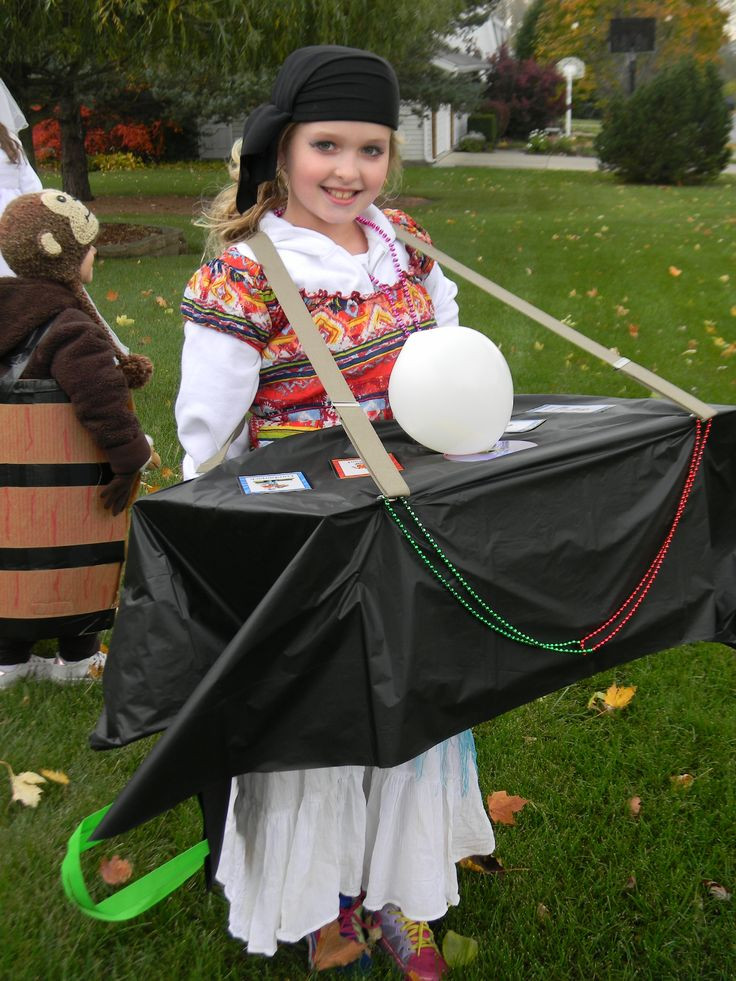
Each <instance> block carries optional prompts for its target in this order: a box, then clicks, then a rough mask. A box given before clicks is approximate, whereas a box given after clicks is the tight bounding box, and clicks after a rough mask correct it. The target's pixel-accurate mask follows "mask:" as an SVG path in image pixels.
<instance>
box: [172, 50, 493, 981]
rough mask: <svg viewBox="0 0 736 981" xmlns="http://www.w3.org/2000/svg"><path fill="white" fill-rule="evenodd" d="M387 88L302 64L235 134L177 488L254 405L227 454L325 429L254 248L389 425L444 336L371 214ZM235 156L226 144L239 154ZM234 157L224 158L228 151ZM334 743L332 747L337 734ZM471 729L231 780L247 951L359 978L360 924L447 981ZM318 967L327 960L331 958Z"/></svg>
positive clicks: (324, 58) (188, 359)
mask: <svg viewBox="0 0 736 981" xmlns="http://www.w3.org/2000/svg"><path fill="white" fill-rule="evenodd" d="M398 114H399V91H398V83H397V81H396V76H395V74H394V72H393V69H392V68H391V66H390V65H389V64H388V63H387V62H385V61H384V60H383V59H381V58H378V57H377V56H376V55H373V54H371V53H370V52H366V51H360V50H358V49H354V48H344V47H337V46H319V47H308V48H302V49H299V50H298V51H295V52H293V53H292V54H291V55H290V56H289V57H288V58H287V59H286V61H285V62H284V65H283V67H282V69H281V71H280V73H279V76H278V78H277V80H276V83H275V86H274V89H273V92H272V101H271V103H268V104H266V105H262V106H260V107H258V108H257V109H256V110H255V111H254V112H253V113H252V114H251V115H250V116H249V117H248V119H247V121H246V123H245V130H244V136H243V141H242V149H241V150H240V160H239V168H238V167H236V168H235V170H236V171H239V172H238V173H237V174H236V173H233V176H234V177H236V179H237V183H234V184H233V185H232V186H231V187H229V188H226V189H225V190H224V191H223V192H222V193H221V194H220V195H219V197H218V198H217V199H216V201H215V203H214V205H213V208H212V210H211V212H210V213H209V216H208V222H209V224H210V226H211V228H212V229H213V233H214V240H215V242H216V243H217V244H218V246H219V247H220V248H223V247H224V249H225V250H224V252H222V254H221V255H219V257H218V258H216V259H214V260H212V261H211V262H209V263H208V264H207V265H205V266H203V267H202V268H201V269H200V270H199V271H198V272H197V273H196V274H195V275H194V277H193V278H192V279H191V281H190V283H189V285H188V287H187V290H186V293H185V297H184V301H183V305H182V310H183V312H184V315H185V318H186V325H185V341H184V348H183V354H182V380H181V389H180V391H179V395H178V399H177V404H176V416H177V422H178V427H179V438H180V441H181V443H182V446H183V448H184V450H185V454H186V455H185V457H184V464H183V469H184V476H185V478H189V477H193V476H195V475H196V472H197V467H198V466H200V464H201V463H202V462H203V461H206V460H208V459H209V458H210V457H211V456H212V455H213V454H214V453H215V452H216V451H217V450H218V449H219V448H220V447H222V446H223V445H224V444H225V443H226V441H227V439H228V437H229V436H230V434H231V433H232V431H233V430H234V429H235V428H236V427H237V424H238V422H239V421H240V420H241V419H242V417H243V415H244V413H245V412H246V411H247V410H248V409H249V408H250V411H251V416H250V419H249V422H248V426H247V427H246V431H245V432H244V433H243V434H242V435H240V436H239V437H238V438H237V439H236V440H235V441H234V442H233V443H232V445H231V446H230V448H229V450H228V453H227V455H228V456H234V455H237V454H238V453H239V452H243V451H244V450H246V449H248V448H257V447H258V446H261V445H264V443H266V442H267V441H269V440H272V439H274V438H278V437H280V436H285V435H288V434H291V433H294V432H302V431H309V430H316V429H320V428H322V427H324V426H332V425H335V424H337V423H338V421H339V420H338V418H337V415H336V413H335V410H334V408H333V407H332V405H331V404H330V402H329V400H328V399H327V396H326V394H325V392H324V389H323V388H322V386H321V384H320V382H319V379H318V378H317V377H316V375H315V373H314V371H313V369H312V368H311V365H309V363H308V362H307V363H306V364H305V358H304V354H303V352H302V351H301V348H300V346H299V343H298V341H297V340H296V337H295V335H294V332H293V330H292V328H291V326H290V324H289V323H288V322H287V321H286V318H285V315H284V313H283V311H282V310H281V308H280V306H279V304H278V301H277V300H276V299H275V297H274V295H273V293H272V292H271V291H270V288H269V284H268V282H267V281H266V279H265V277H264V274H263V270H262V268H261V267H260V265H258V263H257V262H256V261H255V258H254V255H253V253H252V251H251V250H250V249H249V246H248V241H247V240H248V236H249V235H250V234H252V233H253V232H254V231H256V230H257V229H261V230H262V231H264V232H265V233H266V234H267V235H268V236H269V237H270V238H271V239H272V241H273V242H274V244H275V246H276V248H277V249H278V251H279V253H280V256H281V258H282V259H283V261H284V263H285V265H286V267H287V269H288V271H289V274H290V275H291V277H292V278H293V279H294V281H295V282H296V284H297V286H298V287H299V289H300V292H301V295H302V297H303V298H304V301H305V303H306V304H307V307H308V309H309V311H310V313H311V315H312V317H313V318H314V320H315V322H316V323H317V325H318V327H319V329H320V330H321V332H322V334H323V336H324V338H325V340H326V341H327V343H328V345H329V347H330V349H331V351H332V352H333V354H334V355H335V357H336V359H337V362H338V364H339V365H340V367H341V370H342V371H343V373H344V375H345V378H346V379H347V381H348V383H349V384H350V386H351V388H352V390H353V392H354V393H355V395H356V397H357V399H358V400H359V401H360V403H361V405H362V406H363V408H364V409H365V411H366V412H367V414H368V415H369V417H371V418H373V419H385V418H391V412H390V407H389V405H388V401H387V387H388V379H389V375H390V373H391V368H392V365H393V363H394V361H395V359H396V357H397V355H398V352H399V350H400V349H401V346H402V344H403V343H404V341H405V339H406V337H407V336H408V335H409V333H411V332H412V331H415V330H424V329H428V328H431V327H434V326H436V325H437V323H442V324H456V323H457V321H458V310H457V305H456V303H455V294H456V292H457V290H456V287H455V286H454V285H453V284H452V283H451V282H449V281H448V280H447V279H446V278H445V277H444V275H443V273H442V271H441V269H440V268H439V267H438V266H437V265H436V264H435V263H433V262H432V261H431V260H428V259H426V258H424V257H422V256H421V255H419V254H417V253H415V252H413V251H412V250H410V249H406V248H405V247H404V246H403V245H402V244H401V243H400V242H399V241H398V240H397V239H396V232H395V226H396V225H403V226H405V227H407V228H409V229H410V230H412V231H414V232H417V233H418V234H419V235H422V234H425V233H423V232H422V231H421V229H417V226H416V225H415V223H414V222H413V221H412V220H411V219H410V218H409V217H408V216H407V215H405V214H403V213H401V212H398V211H388V212H382V211H380V210H379V209H378V208H377V207H375V205H374V204H373V202H374V200H375V198H376V196H377V195H378V194H379V193H380V192H381V190H382V188H383V186H384V184H385V183H386V180H387V178H388V177H389V176H390V175H391V174H392V173H394V172H395V171H396V169H398V167H399V161H398V156H397V152H396V134H395V131H396V129H397V127H398ZM236 146H237V145H236ZM233 156H234V159H236V157H235V152H234V155H233ZM335 738H339V733H336V734H335ZM493 844H494V842H493V832H492V830H491V826H490V822H489V820H488V818H487V816H486V814H485V811H484V809H483V805H482V801H481V795H480V790H479V787H478V782H477V778H476V771H475V757H474V744H473V738H472V735H471V733H470V732H465V733H462V734H461V735H459V736H455V737H453V738H452V739H449V740H447V741H446V742H445V743H443V744H441V745H439V746H435V747H434V748H433V749H431V750H429V751H428V752H426V753H424V754H422V756H421V757H419V758H417V759H415V760H411V761H409V762H407V763H404V764H403V765H401V766H397V767H393V768H391V769H378V768H365V767H359V766H342V767H329V768H324V769H315V770H306V771H298V772H286V773H246V774H243V775H241V776H239V777H237V778H236V779H234V781H233V787H232V792H231V800H230V808H229V816H228V820H227V824H226V828H225V838H224V844H223V850H222V857H221V860H220V863H219V866H218V870H217V878H218V880H219V881H220V882H221V883H222V884H223V886H224V888H225V894H226V896H227V898H228V900H229V902H230V920H229V927H230V932H231V933H232V934H233V936H235V937H238V938H240V939H242V940H244V941H245V942H246V943H247V945H248V950H249V952H251V953H262V954H268V955H272V954H273V953H274V952H275V950H276V944H277V941H279V940H281V941H289V942H294V941H297V940H299V939H300V938H302V937H307V940H308V946H309V955H310V967H312V968H317V969H322V968H324V967H328V966H334V965H337V964H346V963H349V962H352V961H357V962H358V964H359V966H361V967H368V966H370V953H369V949H368V946H367V943H366V941H367V940H368V939H369V935H372V936H374V935H375V934H372V933H371V930H370V928H371V927H373V926H376V927H379V926H380V928H381V931H382V939H381V944H382V945H383V947H384V948H385V949H386V950H387V951H388V953H389V954H390V955H391V956H392V957H393V958H394V960H395V961H396V963H397V964H398V965H399V966H400V968H401V969H402V971H403V972H404V974H405V976H407V977H409V976H411V977H413V978H418V979H433V978H439V977H441V976H442V975H443V974H444V973H445V972H446V970H447V965H446V964H445V962H444V960H443V959H442V957H441V955H440V953H439V951H438V949H437V947H436V945H435V943H434V940H433V937H432V933H431V931H430V929H429V927H428V925H427V921H428V920H436V919H438V918H439V917H441V916H443V915H444V913H445V912H446V911H447V907H448V905H449V904H453V905H454V904H457V903H458V901H459V897H458V889H457V876H456V870H455V863H456V862H457V861H458V860H459V859H461V858H463V857H464V856H467V855H470V854H487V853H488V852H490V851H492V850H493ZM328 948H329V949H330V951H331V953H330V954H329V955H328V954H327V953H326V951H327V949H328Z"/></svg>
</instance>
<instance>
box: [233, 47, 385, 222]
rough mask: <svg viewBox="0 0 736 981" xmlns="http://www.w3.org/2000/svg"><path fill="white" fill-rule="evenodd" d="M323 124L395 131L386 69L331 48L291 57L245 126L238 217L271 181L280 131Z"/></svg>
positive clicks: (364, 54) (374, 58)
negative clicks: (361, 124) (376, 126)
mask: <svg viewBox="0 0 736 981" xmlns="http://www.w3.org/2000/svg"><path fill="white" fill-rule="evenodd" d="M328 119H339V120H351V121H355V122H364V123H378V124H380V125H382V126H390V127H391V129H398V126H399V83H398V81H397V79H396V73H395V72H394V70H393V68H392V67H391V65H390V64H389V63H388V62H387V61H384V59H383V58H379V57H378V55H374V54H372V53H371V52H370V51H361V50H360V48H344V47H341V46H339V45H334V44H324V45H315V46H313V47H307V48H299V49H298V50H296V51H292V53H291V54H290V55H289V57H288V58H287V59H286V61H285V62H284V64H283V65H282V66H281V71H280V72H279V74H278V77H277V78H276V81H275V83H274V87H273V90H272V92H271V101H270V102H266V103H264V104H263V105H261V106H258V108H257V109H254V110H253V112H252V113H251V114H250V116H248V118H247V119H246V121H245V127H244V129H243V147H242V150H241V156H240V180H239V181H238V196H237V199H236V205H237V208H238V211H239V212H240V213H241V214H242V213H243V212H244V211H247V210H248V208H250V207H252V206H253V205H254V204H255V203H256V196H257V193H258V185H259V184H262V183H263V181H270V180H273V179H274V178H275V176H276V164H277V161H276V157H277V152H278V144H279V138H280V136H281V133H282V132H283V130H284V128H285V127H286V126H287V125H288V124H289V123H292V122H294V123H313V122H320V121H322V120H328Z"/></svg>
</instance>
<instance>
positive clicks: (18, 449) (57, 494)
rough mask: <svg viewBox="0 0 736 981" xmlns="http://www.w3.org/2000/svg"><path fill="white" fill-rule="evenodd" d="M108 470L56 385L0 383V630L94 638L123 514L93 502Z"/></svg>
mask: <svg viewBox="0 0 736 981" xmlns="http://www.w3.org/2000/svg"><path fill="white" fill-rule="evenodd" d="M111 478H112V471H111V470H110V466H109V464H108V462H107V457H106V456H105V454H104V453H103V452H102V451H101V450H100V449H99V447H98V446H97V445H96V444H95V443H94V442H93V440H92V439H91V437H90V436H89V434H88V433H87V431H86V430H85V429H84V428H83V427H82V426H80V424H79V422H78V420H77V418H76V416H75V415H74V409H73V407H72V404H71V402H70V400H69V398H68V397H67V396H66V395H65V394H64V392H63V391H62V390H61V388H60V387H59V385H57V384H56V382H54V381H51V380H49V381H45V380H36V379H32V380H30V379H29V380H26V379H22V380H16V381H14V382H12V383H8V382H6V380H5V379H0V522H2V525H3V527H4V528H5V529H6V530H7V535H4V536H3V542H2V548H0V630H1V631H2V634H3V635H4V636H6V637H13V636H18V637H20V638H21V639H36V638H43V637H52V636H56V635H58V634H59V633H94V632H97V631H99V630H104V629H107V628H108V627H110V626H111V625H112V621H113V618H114V616H115V609H116V607H117V598H118V590H119V584H120V576H121V571H122V563H123V559H124V557H125V539H126V537H127V531H128V515H127V512H126V511H123V512H121V513H120V514H118V515H117V516H115V517H112V516H111V515H110V512H109V511H106V510H105V508H104V507H103V505H102V502H101V500H100V487H101V486H102V485H104V484H107V483H109V481H110V479H111Z"/></svg>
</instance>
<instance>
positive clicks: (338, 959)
mask: <svg viewBox="0 0 736 981" xmlns="http://www.w3.org/2000/svg"><path fill="white" fill-rule="evenodd" d="M367 949H368V948H367V946H366V945H365V944H359V943H357V942H356V941H355V940H350V939H348V938H347V937H343V936H341V935H340V924H339V923H338V922H337V920H333V921H332V923H328V924H327V926H325V927H322V928H321V929H320V931H319V936H318V937H317V943H316V946H315V949H314V954H313V957H312V963H313V965H314V967H315V968H316V969H317V970H318V971H326V970H327V969H328V968H330V967H345V965H346V964H352V963H353V961H357V960H358V959H359V958H360V957H362V955H363V954H364V953H365V952H366V950H367Z"/></svg>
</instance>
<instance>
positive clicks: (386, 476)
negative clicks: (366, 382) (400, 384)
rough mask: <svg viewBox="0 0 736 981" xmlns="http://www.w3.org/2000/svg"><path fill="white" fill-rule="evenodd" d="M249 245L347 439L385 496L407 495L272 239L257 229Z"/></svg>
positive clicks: (403, 482) (406, 488) (399, 476)
mask: <svg viewBox="0 0 736 981" xmlns="http://www.w3.org/2000/svg"><path fill="white" fill-rule="evenodd" d="M248 245H250V247H251V248H252V250H253V253H254V255H255V257H256V259H257V260H258V262H259V263H260V264H261V266H262V267H263V271H264V272H265V274H266V278H267V279H268V282H269V284H270V286H271V288H272V289H273V291H274V293H275V295H276V299H277V300H278V301H279V303H280V304H281V306H282V308H283V311H284V313H285V314H286V316H287V318H288V320H289V323H290V324H291V326H292V327H293V328H294V331H295V333H296V335H297V337H298V338H299V343H300V344H301V346H302V348H303V349H304V353H305V354H306V355H307V357H308V358H309V360H310V361H311V363H312V367H313V368H314V370H315V371H316V372H317V376H318V377H319V380H320V381H321V382H322V384H323V385H324V389H325V392H327V396H328V398H329V399H330V401H331V402H332V404H333V406H334V407H335V409H336V411H337V414H338V415H339V416H340V422H341V423H342V425H343V428H344V429H345V432H346V433H347V434H348V437H349V439H350V442H351V443H352V444H353V446H354V447H355V449H356V452H357V453H358V455H359V456H360V458H361V459H362V460H363V462H364V463H365V465H366V467H367V468H368V470H369V471H370V474H371V476H372V477H373V479H374V481H375V482H376V484H377V485H378V487H379V489H380V491H381V493H382V494H383V495H384V496H385V497H408V496H409V488H408V486H407V484H406V481H405V480H404V478H403V477H402V476H401V474H400V473H399V471H398V470H397V469H396V466H395V464H394V463H393V461H392V460H391V457H390V456H389V455H388V453H387V452H386V450H385V448H384V446H383V443H382V442H381V440H380V439H379V438H378V434H377V433H376V431H375V429H374V428H373V426H372V425H371V422H370V420H369V418H368V416H367V415H366V414H365V412H364V411H363V410H362V409H361V407H360V405H359V404H358V403H357V402H356V400H355V396H354V395H353V393H352V392H351V391H350V386H349V385H348V383H347V382H346V381H345V378H344V377H343V375H342V372H341V371H340V369H339V368H338V366H337V364H336V363H335V359H334V358H333V357H332V354H331V352H330V349H329V348H328V347H327V345H326V344H325V342H324V340H323V338H322V335H321V334H320V332H319V331H318V330H317V327H316V326H315V323H314V321H313V320H312V317H311V316H310V313H309V311H308V310H307V308H306V306H305V304H304V300H303V299H302V297H301V294H300V293H299V290H298V289H297V287H296V284H295V283H294V281H293V279H292V278H291V276H290V275H289V273H288V272H287V270H286V266H285V265H284V263H283V262H282V260H281V257H280V255H279V254H278V252H277V251H276V248H275V246H274V244H273V242H272V241H271V239H270V238H269V237H268V236H267V235H266V234H265V233H264V232H256V234H255V235H253V236H252V237H251V238H249V239H248Z"/></svg>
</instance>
